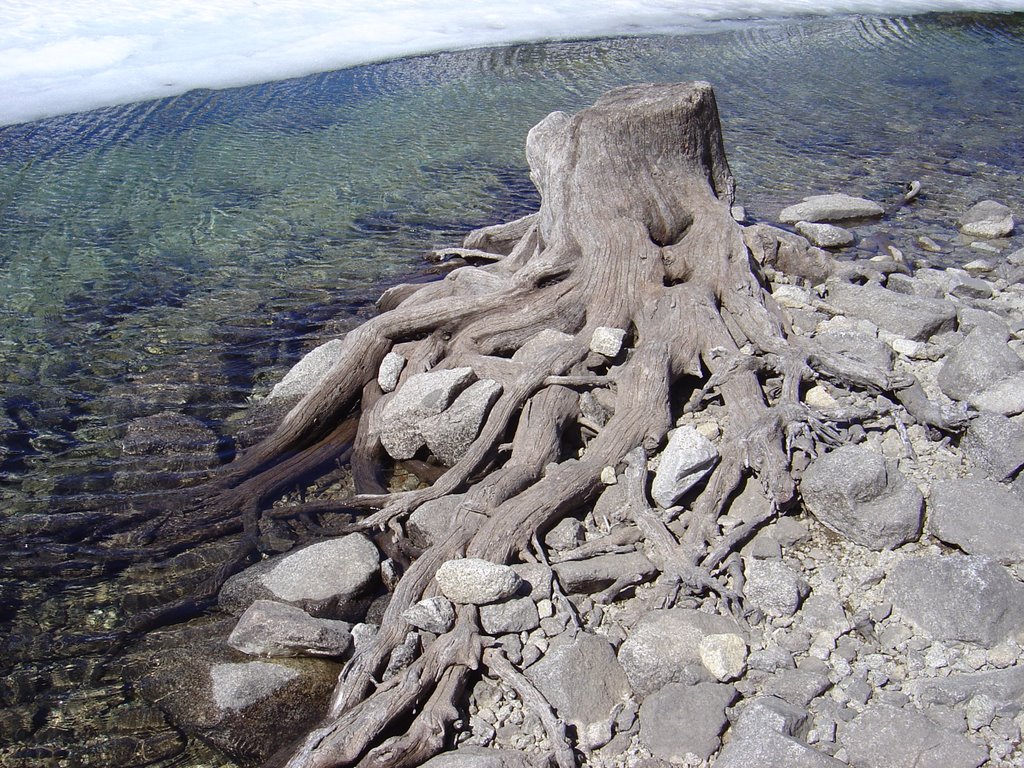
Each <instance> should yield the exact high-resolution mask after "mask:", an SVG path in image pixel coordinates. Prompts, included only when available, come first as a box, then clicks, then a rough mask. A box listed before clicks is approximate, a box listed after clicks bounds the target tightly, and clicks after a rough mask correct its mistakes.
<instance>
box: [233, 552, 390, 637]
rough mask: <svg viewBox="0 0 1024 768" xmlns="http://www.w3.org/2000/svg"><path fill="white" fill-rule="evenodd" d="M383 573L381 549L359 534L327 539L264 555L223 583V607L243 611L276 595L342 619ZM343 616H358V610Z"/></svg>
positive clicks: (316, 612) (277, 598) (283, 600)
mask: <svg viewBox="0 0 1024 768" xmlns="http://www.w3.org/2000/svg"><path fill="white" fill-rule="evenodd" d="M379 574H380V553H379V552H378V551H377V547H376V546H374V544H373V542H371V541H370V540H369V539H368V538H366V537H365V536H363V535H362V534H359V533H354V534H350V535H348V536H342V537H339V538H337V539H328V540H327V541H321V542H318V543H316V544H311V545H310V546H308V547H302V548H301V549H296V550H292V551H291V552H289V553H287V554H285V555H280V556H278V557H273V558H270V559H269V560H264V561H262V562H260V563H257V564H256V565H253V566H251V567H250V568H246V569H245V570H244V571H242V572H241V573H238V574H235V575H234V576H232V577H231V578H230V579H228V580H227V582H225V584H224V586H223V587H222V588H221V591H220V596H219V603H220V607H221V608H222V609H224V610H225V611H227V612H228V613H232V614H236V615H237V614H240V613H242V612H243V611H244V610H245V609H246V608H248V607H249V606H250V605H251V604H252V603H253V602H255V601H256V600H261V599H264V600H275V601H277V602H279V603H289V604H291V605H296V606H298V607H299V608H302V609H303V610H304V611H306V612H307V613H309V614H311V615H313V616H330V617H335V618H337V617H338V616H339V615H340V614H339V611H340V612H341V613H342V614H345V613H346V611H345V608H344V606H345V605H346V603H348V602H349V601H351V600H353V598H358V597H361V596H362V595H364V594H365V593H366V592H367V591H368V589H369V588H370V586H371V585H373V584H374V583H375V582H376V581H377V579H378V577H379ZM343 618H353V619H357V618H358V617H357V616H355V615H351V614H350V613H349V614H348V615H344V616H343Z"/></svg>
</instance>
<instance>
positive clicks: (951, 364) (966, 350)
mask: <svg viewBox="0 0 1024 768" xmlns="http://www.w3.org/2000/svg"><path fill="white" fill-rule="evenodd" d="M1021 371H1024V360H1022V359H1021V357H1020V355H1018V354H1017V353H1016V352H1014V351H1013V350H1012V349H1010V347H1009V345H1007V343H1006V339H1005V338H1000V337H999V336H996V335H994V334H993V333H992V332H991V330H990V329H988V328H975V329H974V330H973V331H971V332H970V333H969V334H967V337H966V338H965V339H964V340H963V341H961V342H960V343H959V344H958V345H957V346H956V348H954V349H953V351H952V352H950V353H949V355H947V357H946V360H945V362H944V363H943V364H942V368H941V369H940V370H939V375H938V378H937V381H938V384H939V389H941V390H942V392H943V394H945V395H946V396H947V397H950V398H952V399H953V400H964V401H966V402H969V403H971V404H972V405H973V404H974V402H975V400H976V398H977V397H978V396H979V395H981V393H983V392H984V391H985V390H987V389H988V388H990V387H992V386H993V385H994V384H996V383H997V382H999V380H1000V379H1004V378H1006V377H1008V376H1012V375H1013V374H1016V373H1020V372H1021Z"/></svg>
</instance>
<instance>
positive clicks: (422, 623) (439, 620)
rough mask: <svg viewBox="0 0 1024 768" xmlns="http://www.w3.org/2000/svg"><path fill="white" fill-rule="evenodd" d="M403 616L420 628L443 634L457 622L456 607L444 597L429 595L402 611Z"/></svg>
mask: <svg viewBox="0 0 1024 768" xmlns="http://www.w3.org/2000/svg"><path fill="white" fill-rule="evenodd" d="M402 618H403V619H405V620H406V621H408V622H409V623H410V624H412V625H413V626H414V627H417V628H419V629H425V630H426V631H427V632H433V633H434V634H435V635H443V634H444V633H445V632H447V631H448V630H449V629H451V628H452V627H453V626H454V624H455V608H453V607H452V604H451V603H450V602H449V601H448V600H447V599H446V598H444V597H441V596H440V595H438V596H436V597H428V598H427V599H426V600H420V601H419V602H418V603H416V604H415V605H411V606H409V607H408V608H406V609H405V611H403V612H402Z"/></svg>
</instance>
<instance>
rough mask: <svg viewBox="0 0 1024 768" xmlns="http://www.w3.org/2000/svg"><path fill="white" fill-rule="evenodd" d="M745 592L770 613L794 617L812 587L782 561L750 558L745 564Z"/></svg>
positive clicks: (747, 596)
mask: <svg viewBox="0 0 1024 768" xmlns="http://www.w3.org/2000/svg"><path fill="white" fill-rule="evenodd" d="M743 572H744V574H745V576H746V583H745V584H744V586H743V594H744V596H745V597H746V598H747V600H749V601H750V602H751V603H752V604H753V605H755V606H757V607H758V608H760V609H761V610H762V611H764V612H765V613H767V614H768V615H770V616H792V615H793V614H794V613H796V612H797V609H798V608H800V603H801V602H803V599H804V598H805V597H807V595H808V593H809V592H810V590H811V588H810V585H808V583H807V582H806V581H805V580H804V578H803V577H802V576H800V574H798V573H797V572H796V571H794V570H793V569H792V568H790V567H789V566H788V565H786V564H785V563H784V562H782V561H781V560H757V559H753V558H751V559H748V560H745V561H744V563H743Z"/></svg>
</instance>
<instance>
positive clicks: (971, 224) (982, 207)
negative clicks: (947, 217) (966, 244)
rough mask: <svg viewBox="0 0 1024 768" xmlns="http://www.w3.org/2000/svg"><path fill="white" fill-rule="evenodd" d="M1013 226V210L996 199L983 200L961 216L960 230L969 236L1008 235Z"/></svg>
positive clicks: (990, 236)
mask: <svg viewBox="0 0 1024 768" xmlns="http://www.w3.org/2000/svg"><path fill="white" fill-rule="evenodd" d="M1013 226H1014V221H1013V212H1012V211H1011V210H1010V209H1009V208H1007V207H1006V206H1005V205H1003V204H1002V203H998V202H996V201H995V200H982V201H981V202H980V203H977V204H976V205H973V206H971V207H970V208H969V209H967V212H966V213H964V215H963V216H961V217H960V231H961V232H963V233H964V234H965V235H967V236H968V237H986V238H995V237H1006V236H1008V235H1009V234H1010V233H1011V232H1013Z"/></svg>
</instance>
